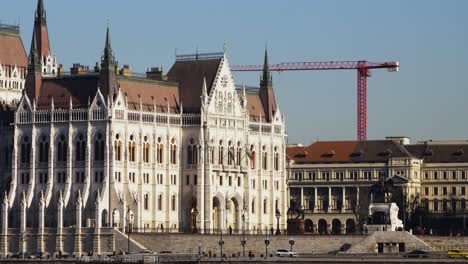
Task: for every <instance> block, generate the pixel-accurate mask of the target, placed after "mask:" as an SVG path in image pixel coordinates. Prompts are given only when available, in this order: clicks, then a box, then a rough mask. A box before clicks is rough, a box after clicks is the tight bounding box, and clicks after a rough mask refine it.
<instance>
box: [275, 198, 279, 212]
mask: <svg viewBox="0 0 468 264" xmlns="http://www.w3.org/2000/svg"><path fill="white" fill-rule="evenodd" d="M278 211H279V207H278V200H275V212H278Z"/></svg>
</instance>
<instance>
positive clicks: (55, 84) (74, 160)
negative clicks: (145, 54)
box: [0, 0, 288, 233]
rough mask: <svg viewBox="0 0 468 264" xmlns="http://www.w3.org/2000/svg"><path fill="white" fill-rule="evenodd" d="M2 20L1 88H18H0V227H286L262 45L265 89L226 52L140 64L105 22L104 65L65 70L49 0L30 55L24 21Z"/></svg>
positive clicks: (278, 128)
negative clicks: (241, 75)
mask: <svg viewBox="0 0 468 264" xmlns="http://www.w3.org/2000/svg"><path fill="white" fill-rule="evenodd" d="M0 30H2V32H0V39H1V41H2V43H1V45H2V47H1V48H0V85H3V86H0V92H3V91H4V87H5V83H6V84H8V86H7V88H8V89H13V90H12V91H11V92H12V94H13V95H12V96H11V97H7V96H5V97H3V93H0V96H2V100H3V101H4V102H2V107H1V109H0V117H1V120H2V122H1V124H0V136H1V140H0V150H1V152H0V165H1V166H0V176H1V182H0V183H1V185H2V190H4V191H5V195H4V196H3V195H2V197H3V207H2V215H3V216H2V219H3V221H2V225H3V226H5V224H6V225H7V226H8V227H10V228H21V229H26V228H37V227H42V228H43V227H44V225H45V227H58V226H60V227H62V226H63V227H71V226H75V227H76V226H83V227H92V226H102V227H116V228H119V229H122V230H125V228H126V227H128V226H130V227H131V228H132V229H133V230H141V229H145V230H152V231H156V232H162V231H164V232H204V233H211V232H219V230H227V229H230V230H234V232H237V231H238V230H241V229H245V230H252V232H253V230H265V229H268V230H270V228H272V227H275V228H276V225H277V221H278V220H277V218H276V216H275V214H276V212H280V214H282V215H283V217H281V218H280V219H279V222H280V226H281V229H284V228H285V223H286V217H285V215H286V213H285V212H286V210H287V205H288V203H287V201H286V196H287V195H286V190H287V186H286V144H285V142H286V134H285V123H284V119H283V115H282V113H281V112H280V110H279V107H278V105H277V103H276V100H275V95H274V90H273V82H272V76H271V74H270V72H269V69H268V56H267V52H266V51H265V56H264V62H265V67H264V70H263V73H262V75H261V80H260V85H259V87H253V88H252V87H249V88H246V87H243V86H238V85H236V84H235V80H234V79H233V76H232V74H231V71H230V67H229V61H228V58H227V55H226V53H225V52H222V53H210V54H194V55H178V56H176V61H175V63H174V64H173V66H172V67H171V68H170V70H169V71H168V72H167V74H166V73H163V72H162V69H160V68H150V69H149V70H148V71H147V72H146V76H140V75H136V74H132V72H131V69H130V67H129V66H127V65H125V66H124V67H122V68H120V67H119V65H118V63H117V61H116V57H115V56H116V54H115V53H114V51H113V49H112V45H111V37H110V31H109V28H108V29H107V33H106V35H105V45H104V49H103V52H102V57H101V58H100V63H99V64H98V63H97V64H96V66H95V67H94V69H89V68H88V67H84V66H81V65H79V64H75V65H73V68H72V69H71V71H70V73H65V71H64V70H63V67H61V66H60V65H58V64H57V58H56V57H55V55H52V53H51V48H50V43H51V41H49V34H48V30H47V23H46V12H45V9H44V4H43V1H42V0H39V1H38V6H37V10H36V14H35V22H34V30H33V35H32V41H31V46H30V52H29V56H28V57H27V58H26V57H25V52H24V47H23V45H22V41H21V40H20V39H19V33H18V31H17V29H13V30H11V29H8V32H7V33H5V31H6V30H5V29H0ZM15 30H16V31H15ZM4 38H12V39H13V40H11V41H8V42H4V41H3V39H4ZM12 50H16V51H17V57H11V56H10V55H11V52H10V53H8V52H7V51H12ZM5 69H6V70H5ZM5 71H6V72H7V73H8V74H9V75H8V78H10V79H8V80H5V79H4V76H5V75H4V74H5ZM11 73H15V74H13V75H15V76H16V77H13V75H12V74H11ZM10 75H11V76H10ZM2 78H3V79H2ZM10 83H12V84H14V85H12V84H10ZM16 88H17V89H16ZM23 88H24V89H23ZM17 91H18V92H17ZM10 98H12V99H10ZM77 214H80V216H79V217H78V216H77ZM77 219H80V220H77Z"/></svg>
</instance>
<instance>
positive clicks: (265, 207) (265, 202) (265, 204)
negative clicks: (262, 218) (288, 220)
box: [263, 199, 268, 214]
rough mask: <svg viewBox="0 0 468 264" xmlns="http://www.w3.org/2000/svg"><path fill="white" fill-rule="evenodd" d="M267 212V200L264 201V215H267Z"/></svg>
mask: <svg viewBox="0 0 468 264" xmlns="http://www.w3.org/2000/svg"><path fill="white" fill-rule="evenodd" d="M267 212H268V210H267V199H263V213H264V214H266V213H267Z"/></svg>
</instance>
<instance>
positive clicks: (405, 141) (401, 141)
mask: <svg viewBox="0 0 468 264" xmlns="http://www.w3.org/2000/svg"><path fill="white" fill-rule="evenodd" d="M385 139H386V140H391V141H394V142H396V143H398V144H400V145H402V146H404V145H409V144H410V138H409V137H404V136H403V137H385Z"/></svg>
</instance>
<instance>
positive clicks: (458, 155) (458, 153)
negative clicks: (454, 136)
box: [453, 149, 465, 157]
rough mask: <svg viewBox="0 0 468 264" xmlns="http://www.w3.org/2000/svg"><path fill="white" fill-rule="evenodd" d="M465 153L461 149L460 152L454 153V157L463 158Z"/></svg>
mask: <svg viewBox="0 0 468 264" xmlns="http://www.w3.org/2000/svg"><path fill="white" fill-rule="evenodd" d="M464 153H465V151H463V149H459V150H457V151H455V152H454V153H453V155H454V156H457V157H461V156H463V154H464Z"/></svg>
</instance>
